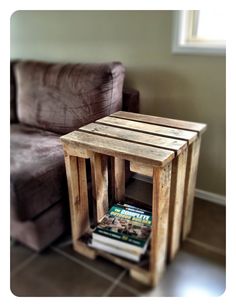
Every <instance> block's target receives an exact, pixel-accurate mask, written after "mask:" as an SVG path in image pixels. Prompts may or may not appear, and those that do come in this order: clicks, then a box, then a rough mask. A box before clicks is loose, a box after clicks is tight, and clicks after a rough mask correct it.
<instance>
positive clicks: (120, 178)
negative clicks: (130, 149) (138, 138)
mask: <svg viewBox="0 0 236 307" xmlns="http://www.w3.org/2000/svg"><path fill="white" fill-rule="evenodd" d="M114 185H115V200H116V201H117V202H118V201H122V200H124V197H125V160H123V159H119V158H114Z"/></svg>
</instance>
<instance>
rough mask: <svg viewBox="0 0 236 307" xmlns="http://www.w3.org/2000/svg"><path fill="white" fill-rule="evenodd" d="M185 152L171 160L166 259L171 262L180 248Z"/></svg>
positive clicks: (185, 163)
mask: <svg viewBox="0 0 236 307" xmlns="http://www.w3.org/2000/svg"><path fill="white" fill-rule="evenodd" d="M186 165H187V150H185V151H183V152H182V153H181V154H180V155H179V156H178V157H176V158H175V159H174V160H173V163H172V174H171V189H170V209H169V230H168V252H167V259H168V261H169V262H170V261H172V260H173V259H174V257H175V255H176V254H177V252H178V250H179V247H180V238H181V230H182V215H183V201H184V193H183V191H184V184H185V174H186Z"/></svg>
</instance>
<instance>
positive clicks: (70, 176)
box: [65, 151, 90, 242]
mask: <svg viewBox="0 0 236 307" xmlns="http://www.w3.org/2000/svg"><path fill="white" fill-rule="evenodd" d="M65 165H66V176H67V182H68V191H69V200H70V214H71V226H72V240H73V242H76V241H77V240H78V238H80V237H81V236H82V235H83V234H84V233H85V232H86V231H87V230H88V229H89V227H90V224H89V211H88V210H89V209H88V195H87V176H86V166H85V160H84V159H82V158H77V157H74V156H70V155H68V154H67V152H66V151H65Z"/></svg>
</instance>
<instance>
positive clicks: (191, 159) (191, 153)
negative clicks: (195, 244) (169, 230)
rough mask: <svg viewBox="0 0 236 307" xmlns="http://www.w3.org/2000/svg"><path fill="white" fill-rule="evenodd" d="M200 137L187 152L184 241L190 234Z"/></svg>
mask: <svg viewBox="0 0 236 307" xmlns="http://www.w3.org/2000/svg"><path fill="white" fill-rule="evenodd" d="M200 146H201V137H199V138H198V139H197V140H196V141H195V142H194V143H193V144H191V146H189V150H188V160H187V171H186V179H185V189H184V208H183V225H182V239H183V240H185V239H186V237H187V235H188V234H189V233H190V230H191V226H192V216H193V203H194V193H195V186H196V180H197V170H198V160H199V154H200Z"/></svg>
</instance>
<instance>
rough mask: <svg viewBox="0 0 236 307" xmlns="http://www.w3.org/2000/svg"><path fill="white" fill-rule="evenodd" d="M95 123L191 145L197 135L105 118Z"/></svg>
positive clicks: (131, 121)
mask: <svg viewBox="0 0 236 307" xmlns="http://www.w3.org/2000/svg"><path fill="white" fill-rule="evenodd" d="M97 123H102V124H106V125H109V126H114V127H120V128H125V129H129V130H134V131H140V132H143V131H145V133H150V134H154V135H160V136H166V137H172V138H175V139H179V140H187V141H188V142H189V143H192V142H193V141H194V140H196V138H197V133H196V132H193V131H188V130H182V129H175V128H169V127H163V126H160V125H153V124H147V123H143V122H138V121H133V120H128V119H123V118H117V117H112V116H107V117H104V118H102V119H99V120H97Z"/></svg>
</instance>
